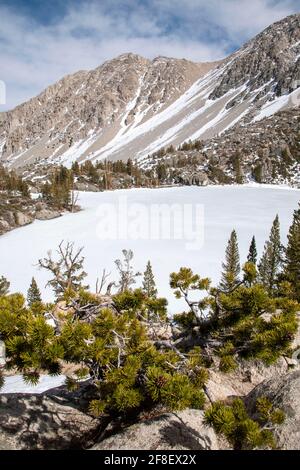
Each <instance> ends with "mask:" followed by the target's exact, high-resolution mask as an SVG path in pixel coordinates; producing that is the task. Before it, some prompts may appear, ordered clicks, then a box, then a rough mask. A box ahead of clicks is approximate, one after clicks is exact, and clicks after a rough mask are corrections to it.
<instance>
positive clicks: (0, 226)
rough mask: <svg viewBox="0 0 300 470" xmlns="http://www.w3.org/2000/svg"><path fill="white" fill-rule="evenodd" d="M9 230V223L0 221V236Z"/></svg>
mask: <svg viewBox="0 0 300 470" xmlns="http://www.w3.org/2000/svg"><path fill="white" fill-rule="evenodd" d="M10 229H11V226H10V225H9V223H8V222H7V221H6V220H4V219H0V234H2V233H5V232H8V231H9V230H10Z"/></svg>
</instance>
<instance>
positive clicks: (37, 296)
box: [27, 277, 42, 307]
mask: <svg viewBox="0 0 300 470" xmlns="http://www.w3.org/2000/svg"><path fill="white" fill-rule="evenodd" d="M38 302H39V303H40V302H42V296H41V292H40V289H39V288H38V285H37V283H36V280H35V279H34V277H33V278H32V280H31V284H30V287H29V289H28V291H27V303H28V305H29V307H31V306H32V305H33V304H35V303H38Z"/></svg>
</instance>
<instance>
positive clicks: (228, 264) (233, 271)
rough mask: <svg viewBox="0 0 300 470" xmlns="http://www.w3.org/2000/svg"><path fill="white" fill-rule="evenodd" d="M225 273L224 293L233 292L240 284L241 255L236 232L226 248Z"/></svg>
mask: <svg viewBox="0 0 300 470" xmlns="http://www.w3.org/2000/svg"><path fill="white" fill-rule="evenodd" d="M222 268H223V272H222V278H221V282H220V288H221V289H222V290H224V291H231V290H233V289H234V288H235V287H237V286H238V284H239V282H240V281H239V274H240V271H241V267H240V255H239V247H238V241H237V235H236V231H235V230H233V231H232V232H231V235H230V238H229V240H228V245H227V248H226V254H225V262H224V263H223V264H222Z"/></svg>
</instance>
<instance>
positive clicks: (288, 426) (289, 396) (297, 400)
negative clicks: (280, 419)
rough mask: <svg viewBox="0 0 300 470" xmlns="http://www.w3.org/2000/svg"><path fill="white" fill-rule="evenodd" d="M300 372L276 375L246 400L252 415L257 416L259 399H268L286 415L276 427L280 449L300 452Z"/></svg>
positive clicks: (258, 387) (276, 436)
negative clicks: (256, 405)
mask: <svg viewBox="0 0 300 470" xmlns="http://www.w3.org/2000/svg"><path fill="white" fill-rule="evenodd" d="M299 390H300V370H295V371H292V372H289V373H287V374H284V375H279V374H278V375H276V376H274V377H273V378H271V379H270V380H266V381H264V382H262V383H261V384H260V385H258V386H257V387H256V388H255V389H254V390H252V392H251V393H250V394H249V395H248V396H247V398H246V405H247V407H248V409H249V411H250V414H252V415H254V416H255V403H256V400H257V398H259V397H261V396H264V397H267V398H268V399H269V400H270V401H271V402H272V403H273V405H274V406H275V407H278V408H280V409H282V410H283V411H284V413H285V421H284V423H283V424H281V425H276V426H275V430H274V435H275V438H276V440H277V444H278V447H279V448H280V449H284V450H300V393H299Z"/></svg>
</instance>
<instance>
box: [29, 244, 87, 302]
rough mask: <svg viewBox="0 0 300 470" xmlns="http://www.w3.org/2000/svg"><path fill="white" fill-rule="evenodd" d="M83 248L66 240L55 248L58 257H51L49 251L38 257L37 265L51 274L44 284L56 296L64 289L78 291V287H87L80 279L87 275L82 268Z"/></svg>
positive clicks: (64, 290) (63, 291) (62, 292)
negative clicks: (45, 255) (75, 247)
mask: <svg viewBox="0 0 300 470" xmlns="http://www.w3.org/2000/svg"><path fill="white" fill-rule="evenodd" d="M82 250H83V248H79V249H77V250H75V249H74V243H70V242H67V243H66V245H65V246H64V242H63V241H62V242H61V243H60V244H59V247H58V249H57V254H58V259H57V260H54V259H53V258H52V253H51V251H49V252H48V254H47V257H46V258H42V259H39V261H38V266H39V267H40V268H44V269H46V270H47V271H49V272H50V273H51V275H52V276H53V277H52V279H50V280H49V281H48V282H47V284H46V286H50V287H52V288H53V290H54V292H55V294H56V296H57V297H60V296H61V295H63V294H64V293H65V292H66V291H70V290H73V291H78V290H79V289H80V288H83V289H88V287H89V286H87V285H83V284H82V281H83V279H84V278H85V277H86V276H87V273H86V272H85V271H84V270H83V262H84V257H83V256H81V253H82Z"/></svg>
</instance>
